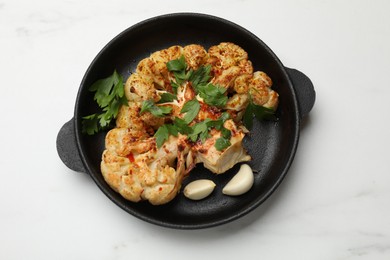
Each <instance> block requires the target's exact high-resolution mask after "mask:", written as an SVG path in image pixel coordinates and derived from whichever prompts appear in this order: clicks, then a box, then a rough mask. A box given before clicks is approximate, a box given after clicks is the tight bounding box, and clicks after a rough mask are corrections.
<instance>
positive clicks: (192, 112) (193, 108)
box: [180, 99, 200, 124]
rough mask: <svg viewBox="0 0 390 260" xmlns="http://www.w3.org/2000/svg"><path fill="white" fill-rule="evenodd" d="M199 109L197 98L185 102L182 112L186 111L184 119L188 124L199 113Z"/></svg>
mask: <svg viewBox="0 0 390 260" xmlns="http://www.w3.org/2000/svg"><path fill="white" fill-rule="evenodd" d="M199 109H200V104H199V101H198V100H197V99H192V100H190V101H188V102H186V103H185V104H184V106H183V108H182V109H181V111H180V113H186V114H185V115H184V118H183V119H184V121H185V122H186V123H187V124H189V123H191V122H192V120H194V118H195V117H196V116H197V115H198V112H199Z"/></svg>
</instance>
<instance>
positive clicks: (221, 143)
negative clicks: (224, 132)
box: [214, 137, 231, 151]
mask: <svg viewBox="0 0 390 260" xmlns="http://www.w3.org/2000/svg"><path fill="white" fill-rule="evenodd" d="M230 145H231V143H230V141H229V139H227V138H225V137H220V138H218V139H217V141H215V144H214V146H215V149H217V150H218V151H222V150H223V149H225V148H227V147H229V146H230Z"/></svg>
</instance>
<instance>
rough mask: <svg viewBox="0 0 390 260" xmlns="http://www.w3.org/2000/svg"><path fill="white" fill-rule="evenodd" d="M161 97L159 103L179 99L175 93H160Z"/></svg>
mask: <svg viewBox="0 0 390 260" xmlns="http://www.w3.org/2000/svg"><path fill="white" fill-rule="evenodd" d="M160 97H161V99H160V100H159V101H158V102H157V103H158V104H162V103H167V102H172V101H173V100H175V99H177V96H176V95H175V94H172V93H169V92H164V93H162V94H161V95H160Z"/></svg>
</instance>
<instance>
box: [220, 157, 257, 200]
mask: <svg viewBox="0 0 390 260" xmlns="http://www.w3.org/2000/svg"><path fill="white" fill-rule="evenodd" d="M253 182H254V176H253V172H252V169H251V167H250V166H249V165H247V164H242V165H241V167H240V170H239V171H238V172H237V173H236V175H234V177H233V178H232V179H231V180H230V181H229V182H228V183H227V184H226V186H225V187H224V188H223V189H222V193H223V194H225V195H231V196H237V195H241V194H244V193H245V192H247V191H249V190H250V188H252V186H253Z"/></svg>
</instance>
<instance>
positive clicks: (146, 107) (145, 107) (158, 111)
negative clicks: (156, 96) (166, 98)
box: [140, 100, 172, 117]
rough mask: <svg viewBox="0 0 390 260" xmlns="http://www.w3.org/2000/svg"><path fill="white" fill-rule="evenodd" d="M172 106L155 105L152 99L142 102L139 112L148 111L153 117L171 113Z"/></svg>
mask: <svg viewBox="0 0 390 260" xmlns="http://www.w3.org/2000/svg"><path fill="white" fill-rule="evenodd" d="M171 111H172V107H165V106H157V105H156V104H155V103H154V102H153V101H152V100H145V101H143V102H142V106H141V111H140V114H142V113H144V112H150V113H152V115H154V116H155V117H163V116H166V115H168V114H169V113H171Z"/></svg>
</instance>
